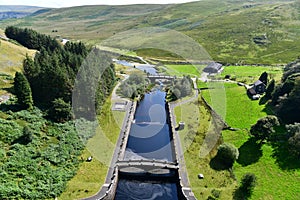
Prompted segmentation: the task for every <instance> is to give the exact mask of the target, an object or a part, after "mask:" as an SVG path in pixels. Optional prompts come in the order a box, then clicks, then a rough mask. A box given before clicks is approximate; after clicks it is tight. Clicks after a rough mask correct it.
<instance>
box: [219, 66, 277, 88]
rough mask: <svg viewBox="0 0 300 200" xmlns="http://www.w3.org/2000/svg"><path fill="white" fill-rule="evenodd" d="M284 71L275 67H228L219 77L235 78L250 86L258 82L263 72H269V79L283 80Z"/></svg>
mask: <svg viewBox="0 0 300 200" xmlns="http://www.w3.org/2000/svg"><path fill="white" fill-rule="evenodd" d="M282 70H283V67H275V66H266V67H262V66H226V67H225V68H224V70H223V72H222V73H221V74H220V75H218V76H217V77H221V78H224V77H225V75H230V76H231V78H235V79H236V81H238V82H244V83H247V84H250V83H254V82H255V81H256V80H258V78H259V76H260V75H261V74H262V73H263V72H267V73H268V75H269V79H275V80H277V81H278V80H280V78H281V72H282Z"/></svg>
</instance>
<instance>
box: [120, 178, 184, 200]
mask: <svg viewBox="0 0 300 200" xmlns="http://www.w3.org/2000/svg"><path fill="white" fill-rule="evenodd" d="M117 191H118V192H117V194H116V196H115V200H125V199H126V200H141V199H143V200H177V199H178V197H177V186H176V184H175V183H155V182H141V181H137V180H124V179H121V180H120V181H119V184H118V188H117Z"/></svg>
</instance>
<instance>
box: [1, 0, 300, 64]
mask: <svg viewBox="0 0 300 200" xmlns="http://www.w3.org/2000/svg"><path fill="white" fill-rule="evenodd" d="M299 8H300V2H299V1H297V0H289V1H283V0H275V1H267V0H263V1H262V0H260V1H258V0H254V1H250V0H249V1H242V0H225V1H221V0H203V1H199V2H192V3H186V4H178V5H130V6H83V7H73V8H61V9H48V10H45V11H43V12H38V13H36V14H34V15H32V16H29V17H26V18H24V19H15V20H7V21H4V23H2V24H1V25H0V26H1V27H2V28H4V27H5V26H7V25H16V26H21V27H29V28H33V29H36V30H38V31H41V32H43V33H46V34H51V35H53V36H56V35H60V36H62V37H66V38H70V39H74V40H77V39H80V40H83V41H86V42H90V43H96V42H99V41H102V40H104V39H106V38H109V37H111V36H113V35H115V34H118V33H120V32H123V31H126V30H131V29H135V28H142V27H163V28H169V29H174V30H177V31H180V32H182V33H184V34H187V35H188V36H190V37H192V38H193V39H194V40H196V41H197V42H199V43H200V44H201V45H203V47H204V48H205V49H206V50H207V51H208V52H209V54H210V55H211V56H212V57H213V58H214V59H215V60H218V61H221V62H224V63H240V64H253V63H262V64H282V63H288V62H290V61H291V60H294V59H295V58H296V57H297V56H299V53H298V52H299V48H300V39H299V38H300V37H299V35H300V31H299V30H300V25H299V23H298V22H299V18H300V17H299ZM142 37H143V36H141V37H140V38H135V39H136V41H139V40H142V39H143V38H142ZM170 39H172V38H170ZM161 42H162V43H163V42H164V41H161ZM165 42H166V41H165ZM122 45H123V46H122V47H123V48H126V44H122ZM112 46H118V44H112ZM140 46H142V44H141V45H140ZM127 47H130V44H128V46H127ZM143 53H144V54H145V55H148V54H147V51H141V55H142V56H143ZM150 54H151V57H159V55H157V54H159V52H157V53H156V52H155V51H151V52H150Z"/></svg>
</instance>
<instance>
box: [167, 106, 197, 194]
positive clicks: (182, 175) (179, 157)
mask: <svg viewBox="0 0 300 200" xmlns="http://www.w3.org/2000/svg"><path fill="white" fill-rule="evenodd" d="M166 112H167V114H168V119H169V126H170V130H171V133H172V134H171V135H172V138H171V140H172V144H173V148H174V153H175V156H176V161H177V163H178V165H179V170H178V175H179V184H180V187H181V188H180V189H181V191H182V194H183V195H184V198H185V199H187V200H196V197H195V196H194V193H193V192H192V190H191V188H190V186H189V181H188V177H187V172H186V168H185V161H184V156H183V152H182V148H181V143H180V138H179V135H178V132H177V131H176V127H175V126H176V121H175V119H174V117H173V116H174V115H173V114H172V112H173V110H172V108H171V106H170V104H169V103H167V105H166Z"/></svg>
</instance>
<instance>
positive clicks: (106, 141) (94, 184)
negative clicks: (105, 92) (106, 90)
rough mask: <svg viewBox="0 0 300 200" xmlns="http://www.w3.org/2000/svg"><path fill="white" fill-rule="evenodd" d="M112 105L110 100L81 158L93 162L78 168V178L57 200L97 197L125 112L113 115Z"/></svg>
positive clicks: (72, 181) (115, 112) (70, 183)
mask: <svg viewBox="0 0 300 200" xmlns="http://www.w3.org/2000/svg"><path fill="white" fill-rule="evenodd" d="M111 105H112V102H111V101H110V98H109V99H108V100H107V102H106V103H105V105H104V106H103V111H102V114H101V115H100V116H99V123H100V126H99V128H98V129H97V131H96V134H95V136H94V137H93V138H91V139H90V140H89V141H88V144H87V147H86V149H85V150H84V151H83V153H82V155H81V157H82V158H84V159H86V158H88V157H89V156H91V155H92V156H93V157H94V159H93V161H92V162H82V163H81V164H80V166H79V170H78V171H77V174H76V175H75V176H74V177H73V178H72V179H71V180H70V181H69V182H68V184H67V189H66V190H65V191H64V192H63V193H62V195H61V196H60V197H59V199H62V200H69V199H80V198H85V197H89V196H92V195H94V194H96V193H97V192H98V191H99V190H100V188H101V187H102V184H103V183H104V181H105V178H106V175H107V171H108V167H109V164H110V159H111V157H112V153H113V151H114V148H115V143H116V141H117V139H118V137H119V133H120V129H121V126H122V123H123V119H124V117H125V112H120V111H112V110H111ZM100 119H101V120H100ZM100 151H101V152H100ZM104 154H105V155H104Z"/></svg>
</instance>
